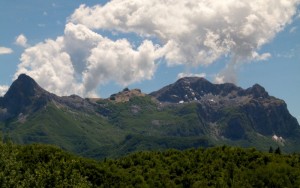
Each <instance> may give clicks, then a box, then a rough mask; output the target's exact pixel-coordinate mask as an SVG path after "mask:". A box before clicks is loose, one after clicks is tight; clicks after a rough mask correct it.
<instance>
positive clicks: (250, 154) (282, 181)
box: [0, 143, 300, 187]
mask: <svg viewBox="0 0 300 188" xmlns="http://www.w3.org/2000/svg"><path fill="white" fill-rule="evenodd" d="M273 151H274V152H272V149H271V151H270V152H271V153H267V152H260V151H258V150H256V149H242V148H236V147H228V146H223V147H214V148H208V149H201V148H200V149H189V150H185V151H178V150H167V151H163V152H161V151H151V152H138V153H133V154H130V155H128V156H125V157H122V158H118V159H104V160H102V161H96V160H92V159H87V158H82V157H78V156H75V155H73V154H70V153H67V152H65V151H63V150H61V149H59V148H57V147H54V146H49V145H40V144H34V145H15V144H12V143H1V144H0V187H298V186H299V185H300V155H299V154H288V155H287V154H281V152H280V149H278V148H277V149H276V148H274V150H273Z"/></svg>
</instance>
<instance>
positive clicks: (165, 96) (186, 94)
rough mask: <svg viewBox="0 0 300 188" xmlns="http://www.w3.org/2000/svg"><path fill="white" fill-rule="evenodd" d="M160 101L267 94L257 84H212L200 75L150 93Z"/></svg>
mask: <svg viewBox="0 0 300 188" xmlns="http://www.w3.org/2000/svg"><path fill="white" fill-rule="evenodd" d="M150 95H152V96H153V97H155V98H157V99H158V100H159V101H161V102H171V103H178V102H182V101H183V102H188V101H194V100H200V99H201V98H203V97H205V96H207V95H212V96H222V97H226V96H227V97H229V98H236V97H242V96H249V97H250V96H251V97H253V98H268V97H269V94H268V92H266V90H265V89H264V88H263V87H262V86H260V85H259V84H255V85H253V86H252V87H250V88H248V89H245V90H244V89H242V88H240V87H238V86H236V85H234V84H232V83H224V84H213V83H211V82H209V81H208V80H206V79H205V78H200V77H184V78H181V79H179V80H177V81H176V82H175V83H173V84H170V85H168V86H166V87H164V88H162V89H160V90H158V91H155V92H152V93H150Z"/></svg>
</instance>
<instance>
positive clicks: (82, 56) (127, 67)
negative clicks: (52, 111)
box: [15, 23, 162, 96]
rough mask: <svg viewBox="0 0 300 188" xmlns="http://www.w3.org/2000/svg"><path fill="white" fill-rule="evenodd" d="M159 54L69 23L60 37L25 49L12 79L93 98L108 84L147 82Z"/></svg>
mask: <svg viewBox="0 0 300 188" xmlns="http://www.w3.org/2000/svg"><path fill="white" fill-rule="evenodd" d="M161 51H162V49H161V48H160V47H159V46H157V45H154V44H153V43H152V42H151V41H148V40H146V41H144V42H143V43H142V44H141V45H140V46H139V47H137V48H134V47H133V46H132V45H131V44H130V43H129V42H128V41H127V40H126V39H119V40H116V41H113V40H111V39H108V38H106V37H103V36H101V35H100V34H97V33H95V32H93V31H91V30H90V29H88V28H87V27H85V26H84V25H80V24H77V25H75V24H72V23H69V24H67V25H66V27H65V32H64V35H63V36H60V37H58V38H57V39H56V40H50V39H48V40H46V41H45V42H42V43H39V44H37V45H35V46H33V47H30V48H27V49H26V50H25V52H24V53H23V54H22V57H21V63H20V64H19V66H18V71H17V72H16V74H15V78H16V77H17V76H18V75H19V74H21V73H25V74H28V75H30V76H31V77H33V78H34V79H35V80H36V81H37V82H38V83H39V84H40V85H41V86H42V87H44V88H45V89H47V90H49V91H51V92H54V93H56V94H58V95H70V94H74V93H75V94H78V95H81V96H95V95H96V93H95V90H96V89H97V87H98V86H99V85H101V84H104V83H106V82H108V81H115V82H117V83H119V84H120V85H127V84H130V83H134V82H138V81H141V80H143V79H151V78H152V76H153V75H154V72H155V70H156V63H155V60H156V59H158V58H160V57H161V53H162V52H161Z"/></svg>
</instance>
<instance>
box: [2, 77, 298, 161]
mask: <svg viewBox="0 0 300 188" xmlns="http://www.w3.org/2000/svg"><path fill="white" fill-rule="evenodd" d="M0 128H1V131H2V138H3V140H4V141H7V140H11V141H13V142H15V143H20V144H28V143H46V144H54V145H57V146H59V147H61V148H63V149H65V150H67V151H70V152H74V153H77V154H79V155H82V156H88V157H92V158H105V157H117V156H121V155H125V154H127V153H130V152H134V151H141V150H163V149H167V148H175V149H186V148H192V147H194V148H197V147H210V146H215V145H234V146H242V147H256V148H258V149H260V150H268V149H269V147H270V146H272V147H277V146H280V147H281V148H282V150H283V151H285V152H297V151H299V150H300V149H299V147H298V144H299V143H300V127H299V123H298V122H297V120H296V118H294V117H293V116H292V115H291V114H290V113H289V111H288V109H287V105H286V103H285V102H284V101H283V100H280V99H277V98H275V97H273V96H270V95H269V94H268V92H267V91H266V90H265V89H264V88H263V87H262V86H260V85H258V84H255V85H253V86H252V87H250V88H248V89H243V88H240V87H238V86H236V85H234V84H230V83H225V84H212V83H210V82H209V81H207V80H206V79H204V78H199V77H185V78H181V79H179V80H177V81H176V82H175V83H173V84H170V85H168V86H165V87H163V88H162V89H160V90H158V91H155V92H152V93H150V94H145V93H142V92H141V90H139V89H132V90H130V89H128V88H125V89H124V90H123V91H120V92H119V93H116V94H113V95H111V96H110V97H109V98H107V99H101V98H81V97H79V96H76V95H71V96H63V97H59V96H57V95H55V94H52V93H50V92H48V91H46V90H44V89H43V88H41V87H40V86H39V85H38V84H37V83H36V82H35V81H34V80H33V79H32V78H31V77H29V76H27V75H25V74H21V75H20V76H19V77H18V78H17V79H16V80H15V81H14V82H13V83H12V85H11V87H10V88H9V90H8V91H7V93H6V94H5V95H4V96H3V97H0Z"/></svg>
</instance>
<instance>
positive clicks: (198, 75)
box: [177, 72, 206, 78]
mask: <svg viewBox="0 0 300 188" xmlns="http://www.w3.org/2000/svg"><path fill="white" fill-rule="evenodd" d="M183 77H203V78H205V77H206V74H205V73H200V74H193V73H183V72H181V73H179V74H178V75H177V78H183Z"/></svg>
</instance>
